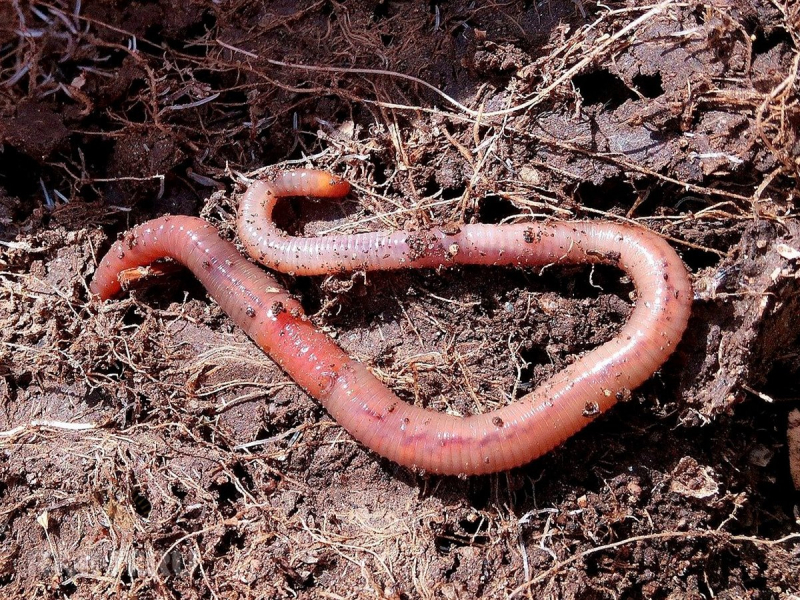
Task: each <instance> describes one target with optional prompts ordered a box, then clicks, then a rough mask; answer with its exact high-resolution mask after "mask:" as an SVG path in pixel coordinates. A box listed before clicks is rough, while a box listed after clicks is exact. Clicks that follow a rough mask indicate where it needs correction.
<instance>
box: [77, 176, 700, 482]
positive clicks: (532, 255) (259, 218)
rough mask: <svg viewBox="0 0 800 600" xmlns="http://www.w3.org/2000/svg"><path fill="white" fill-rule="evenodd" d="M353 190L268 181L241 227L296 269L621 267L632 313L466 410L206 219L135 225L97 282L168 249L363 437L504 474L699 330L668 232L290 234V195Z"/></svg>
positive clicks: (479, 229)
mask: <svg viewBox="0 0 800 600" xmlns="http://www.w3.org/2000/svg"><path fill="white" fill-rule="evenodd" d="M348 189H349V187H348V185H347V184H346V183H345V182H343V181H342V180H340V179H338V178H336V177H334V176H332V175H328V174H326V173H322V172H318V171H307V170H306V171H299V172H294V174H292V173H284V174H280V175H278V176H277V177H276V178H275V179H273V180H272V181H269V182H267V181H259V182H256V183H254V184H252V185H251V186H250V188H249V190H248V191H247V192H246V194H245V196H244V199H243V202H242V206H241V207H240V215H239V222H238V226H239V235H240V237H241V238H242V241H243V243H244V245H245V247H246V248H247V250H248V252H249V253H250V254H251V255H253V256H255V257H256V258H257V259H259V260H264V261H265V262H266V263H267V264H269V265H270V266H272V267H273V268H276V269H281V270H286V271H291V272H294V273H296V274H299V273H302V274H318V273H329V272H331V271H338V270H347V269H386V268H403V267H439V266H449V265H454V264H479V265H518V266H533V265H539V266H545V265H562V264H584V263H590V264H595V263H605V264H612V265H615V266H617V267H619V268H620V269H622V270H623V271H624V272H626V273H627V274H628V275H629V276H630V277H631V279H632V280H633V282H634V284H635V285H636V289H637V294H638V298H637V300H636V304H635V307H634V309H633V312H632V314H631V317H630V318H629V320H628V322H627V323H626V324H625V325H624V326H623V328H622V329H621V331H620V332H619V334H618V335H617V336H616V337H614V338H613V339H612V340H610V341H608V342H606V343H605V344H603V345H601V346H599V347H597V348H595V349H594V350H592V351H590V352H588V353H587V354H585V355H584V356H583V357H581V358H580V359H578V360H577V361H576V362H574V363H572V364H571V365H570V366H568V367H567V368H565V369H564V370H563V371H561V372H560V373H558V374H556V375H554V376H553V377H551V378H550V379H548V380H546V381H545V382H543V383H542V384H541V385H540V386H539V387H538V388H537V389H536V390H534V391H532V392H530V393H529V394H527V395H526V396H524V397H522V398H521V399H519V400H517V401H515V402H512V403H511V404H509V405H507V406H505V407H503V408H500V409H497V410H494V411H491V412H488V413H484V414H475V415H469V416H466V417H457V416H454V415H447V414H443V413H438V412H435V411H431V410H427V409H424V408H421V407H418V406H414V405H411V404H408V403H406V402H403V401H402V400H400V399H399V398H398V397H397V396H396V395H395V394H394V393H392V392H391V391H390V390H389V389H388V388H386V387H385V386H384V385H383V384H382V383H381V382H380V381H378V380H377V379H376V378H375V377H374V376H373V375H372V374H371V373H370V372H369V370H368V369H367V367H366V366H365V365H363V364H361V363H359V362H357V361H355V360H353V359H352V358H350V357H349V356H348V355H347V354H346V353H345V352H344V351H342V349H341V348H339V347H338V346H337V345H336V344H335V343H334V342H333V341H332V340H331V338H330V337H328V336H327V335H325V334H323V333H322V332H320V331H319V330H317V329H316V328H315V327H314V326H313V325H312V324H311V323H310V322H309V321H308V319H307V317H306V316H305V315H304V313H303V310H302V308H301V306H300V304H299V302H298V301H297V300H295V299H293V298H292V297H291V296H290V295H289V293H288V292H287V291H286V290H285V289H284V288H283V287H281V286H280V285H279V284H278V283H277V281H276V280H275V279H274V278H273V277H272V276H271V275H269V274H267V273H266V272H264V271H262V270H260V269H259V268H257V267H256V266H255V265H253V264H252V263H250V262H249V261H247V260H246V259H245V258H244V257H242V256H241V255H240V254H239V253H238V251H237V250H236V248H235V247H234V246H233V245H232V244H231V243H229V242H227V241H225V240H223V239H221V238H220V237H219V235H218V234H217V231H216V230H215V229H214V228H213V227H212V226H211V225H209V224H208V223H206V222H204V221H202V220H200V219H197V218H192V217H161V218H160V219H156V220H154V221H150V222H147V223H144V224H143V225H139V226H138V227H136V228H134V229H133V230H132V231H131V232H129V233H127V234H126V235H125V236H123V238H122V239H121V240H120V241H118V242H116V243H115V244H114V245H113V246H112V248H111V251H110V252H109V253H108V255H107V256H106V257H105V258H104V259H103V260H102V261H101V263H100V265H99V267H98V269H97V272H96V273H95V276H94V279H93V281H92V284H91V287H90V289H91V291H92V292H93V293H94V294H96V295H98V296H99V297H100V298H102V299H106V298H109V297H111V296H114V295H116V294H118V293H119V292H120V291H121V288H120V285H119V282H118V278H117V275H118V273H119V272H120V271H122V270H125V269H130V268H133V267H137V266H141V265H144V264H148V263H150V262H152V261H153V260H156V259H158V258H161V257H164V256H168V257H170V258H173V259H175V260H177V261H178V262H181V263H183V264H184V265H186V266H187V267H189V268H190V269H191V270H192V272H193V273H194V274H195V275H196V276H197V277H198V278H199V279H200V280H201V282H202V283H203V284H204V285H205V286H206V288H207V289H208V292H209V294H210V295H211V297H212V298H214V299H215V300H216V301H217V302H218V303H219V304H220V306H221V307H222V308H223V310H224V311H225V312H227V313H228V314H229V315H230V316H231V318H232V319H233V320H234V321H235V322H236V323H237V324H238V325H239V326H240V327H242V328H243V329H244V330H245V332H246V333H247V334H248V335H249V336H250V337H251V338H252V339H253V340H254V341H255V342H256V343H257V344H258V345H259V346H260V347H261V348H262V349H264V351H265V352H267V353H268V354H269V355H270V356H271V357H272V358H273V360H275V361H276V362H277V364H278V365H279V366H280V367H281V368H282V369H283V370H284V371H285V372H286V373H287V374H288V375H289V376H290V377H291V378H292V379H294V380H295V381H296V382H297V383H298V384H299V385H300V386H301V387H303V388H304V389H305V390H306V391H307V392H308V393H309V394H311V395H312V396H313V397H315V398H317V399H318V400H319V401H320V402H321V403H322V405H323V406H324V407H325V408H326V410H327V411H328V412H329V414H330V415H331V416H332V417H333V418H334V419H335V420H336V421H337V422H338V423H339V424H340V425H342V426H343V427H344V428H345V429H346V430H347V431H349V432H350V434H351V435H353V437H355V438H356V439H357V440H359V441H360V442H361V443H363V444H364V445H365V446H367V447H368V448H371V449H372V450H373V451H375V452H376V453H378V454H380V455H382V456H384V457H387V458H389V459H391V460H393V461H395V462H396V463H399V464H401V465H405V466H407V467H411V468H416V469H420V470H424V471H426V472H431V473H440V474H454V475H473V474H481V473H490V472H495V471H502V470H506V469H510V468H512V467H516V466H520V465H523V464H526V463H528V462H530V461H532V460H533V459H535V458H537V457H539V456H541V455H542V454H545V453H546V452H549V451H550V450H551V449H553V448H554V447H556V446H558V445H559V444H561V443H562V442H563V441H564V440H566V439H567V438H568V437H570V436H571V435H573V434H574V433H575V432H577V431H578V430H580V429H582V428H583V427H584V426H586V425H587V424H588V423H589V422H591V421H592V420H593V419H594V418H596V417H597V416H598V415H600V414H602V413H604V412H606V411H607V410H608V409H609V408H611V407H612V406H613V405H614V404H615V403H616V402H617V401H618V400H621V399H623V398H625V397H627V396H628V395H629V393H630V390H632V389H633V388H635V387H637V386H638V385H640V384H641V383H643V382H644V381H645V380H646V379H648V378H649V377H650V376H651V375H652V374H653V372H655V370H656V369H658V368H659V367H660V366H661V365H662V364H663V363H664V362H665V361H666V359H667V358H668V357H669V355H670V354H671V353H672V351H673V350H674V349H675V346H676V345H677V343H678V342H679V341H680V338H681V336H682V334H683V331H684V330H685V328H686V324H687V321H688V318H689V312H690V307H691V299H692V291H691V284H690V281H689V277H688V274H687V272H686V268H685V267H684V265H683V263H682V261H681V260H680V258H679V257H678V255H677V254H676V253H675V251H674V250H673V249H672V248H671V247H670V246H669V245H668V244H667V243H666V242H665V241H664V240H663V239H661V238H660V237H658V236H656V235H655V234H653V233H651V232H649V231H647V230H644V229H639V228H634V227H629V226H624V225H616V224H612V223H606V222H589V221H587V222H558V223H529V224H516V225H479V224H475V225H464V226H462V227H460V229H459V228H450V229H447V228H445V229H446V230H445V229H432V230H430V231H427V232H424V233H407V232H395V233H383V232H377V233H364V234H357V235H350V236H325V237H321V238H311V239H302V238H295V237H289V236H286V235H284V234H282V233H281V232H280V231H279V230H277V229H276V228H275V226H274V225H273V223H272V222H271V219H270V215H271V210H272V206H273V205H274V201H275V199H277V198H278V197H283V196H288V195H298V194H303V195H315V196H326V197H337V196H340V195H343V194H346V193H347V191H348Z"/></svg>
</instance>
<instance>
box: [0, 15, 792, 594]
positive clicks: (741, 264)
mask: <svg viewBox="0 0 800 600" xmlns="http://www.w3.org/2000/svg"><path fill="white" fill-rule="evenodd" d="M798 60H800V4H798V3H796V2H789V1H785V0H756V1H755V2H752V1H749V0H704V1H698V2H689V3H678V2H665V3H663V4H660V5H653V4H650V3H647V5H646V6H645V3H638V6H637V3H635V2H602V3H601V2H594V1H593V0H548V1H544V2H531V1H523V0H516V1H508V2H501V3H489V2H474V1H468V0H441V1H437V0H432V1H430V2H425V1H423V0H380V1H379V0H370V1H367V0H341V2H336V1H334V0H307V1H306V0H302V1H297V2H296V1H287V0H276V1H269V0H267V1H257V2H246V1H244V0H218V1H217V0H214V1H212V0H151V1H148V2H123V1H121V0H95V1H89V0H84V1H83V2H82V3H80V2H78V3H77V4H76V3H75V1H74V0H50V1H49V2H47V1H44V2H35V3H32V2H29V1H28V0H0V450H2V453H3V459H2V462H0V589H2V591H1V592H0V594H2V597H3V598H70V599H77V598H104V597H115V598H116V597H126V598H182V599H183V598H187V599H188V598H237V599H244V598H282V597H286V598H294V597H302V598H409V599H410V598H423V599H429V598H443V599H452V598H473V597H486V598H508V597H520V598H670V599H672V598H675V599H677V598H717V599H721V598H725V599H727V598H759V599H761V598H783V599H789V598H797V597H798V595H800V508H799V506H800V494H799V493H798V492H797V491H796V490H795V489H794V487H793V485H792V480H791V478H790V474H789V473H790V472H789V464H788V460H789V459H788V452H787V449H786V419H787V413H788V412H789V411H790V410H791V409H792V408H796V407H797V406H798V404H799V401H800V383H798V381H800V379H798V377H799V376H800V344H799V343H798V337H799V336H800V294H798V291H800V285H798V280H799V278H800V261H799V260H798V257H797V251H798V249H800V222H798V219H797V194H798V175H799V173H798V170H800V161H798V157H799V156H800V139H799V138H798V131H800V106H799V105H798V101H799V100H800V96H799V95H798V85H799V84H798V80H797V79H796V76H797V70H798ZM275 61H279V62H275ZM281 62H282V63H283V64H279V63H281ZM286 63H290V64H302V65H313V66H315V67H317V69H316V70H310V69H303V68H298V67H297V66H287V64H286ZM355 69H369V70H370V71H363V70H355ZM412 78H419V79H421V80H424V81H425V82H427V83H429V84H430V85H431V86H434V87H435V88H437V89H438V90H440V91H441V92H443V93H439V92H437V91H435V90H434V89H432V88H429V87H425V86H423V85H422V84H421V83H420V82H419V81H418V80H415V79H412ZM265 165H277V166H279V167H291V166H296V165H303V166H315V167H321V168H330V169H332V170H334V171H336V172H337V173H340V174H342V175H344V176H345V177H347V178H348V179H349V180H351V181H352V182H353V183H354V184H355V186H356V191H355V192H354V193H353V194H352V195H351V197H350V198H348V199H347V200H346V201H344V202H338V203H333V204H329V205H324V204H322V203H307V202H306V203H303V202H302V201H287V202H284V203H283V204H282V205H281V208H280V211H279V213H280V214H279V215H278V217H279V219H280V223H281V224H282V226H284V227H285V228H287V229H289V230H292V231H296V232H302V233H303V234H306V235H313V234H315V233H321V232H324V231H328V230H330V229H332V228H335V229H337V230H339V231H363V230H365V229H375V228H405V229H409V230H424V229H425V228H426V227H428V226H430V225H432V224H437V225H446V224H453V223H454V224H458V223H464V222H484V223H500V222H508V221H516V220H527V219H535V218H559V219H566V218H570V219H574V218H578V219H584V218H610V219H615V220H620V221H625V220H634V221H637V222H639V223H641V224H644V225H646V226H648V227H650V228H651V229H653V230H654V231H656V232H658V233H660V234H663V235H664V236H667V237H668V238H669V239H670V240H671V241H672V242H673V244H674V246H675V248H676V249H677V250H678V251H679V252H680V253H681V255H682V256H683V258H684V260H685V261H686V263H687V265H688V266H689V268H690V269H691V271H692V273H693V277H694V282H695V289H696V301H695V305H694V312H693V318H692V321H691V324H690V327H689V331H688V332H687V334H686V336H685V339H684V342H683V343H682V344H681V345H680V347H679V348H678V350H677V352H676V353H675V355H674V357H673V358H672V359H671V360H670V361H669V363H668V364H667V365H666V366H665V367H664V368H663V369H662V370H661V371H660V372H659V373H658V374H656V375H655V376H654V377H653V378H652V379H651V380H650V381H649V382H648V383H647V384H646V385H645V386H643V387H642V388H641V389H639V390H636V391H635V392H634V393H633V395H632V398H631V399H630V401H628V402H626V403H623V404H622V405H620V406H619V407H617V408H616V409H615V410H613V411H612V412H611V414H609V415H607V416H604V417H603V418H601V419H600V420H598V421H597V422H595V423H594V424H593V425H592V426H590V427H589V428H587V429H586V430H585V431H584V432H582V433H581V434H580V435H577V436H575V437H574V438H572V439H571V440H569V442H568V443H567V444H565V445H564V446H563V447H561V448H559V449H558V450H557V451H555V452H553V453H551V454H550V455H548V456H546V457H544V458H542V459H540V460H538V461H536V462H534V463H532V464H530V465H528V466H526V467H524V468H520V469H517V470H514V471H512V472H509V473H503V474H499V475H496V476H491V477H476V478H468V479H463V480H461V479H456V478H440V477H427V476H424V475H420V474H416V473H412V472H410V471H408V470H406V469H403V468H399V467H397V466H396V465H394V464H392V463H390V462H388V461H386V460H383V459H381V458H380V457H378V456H376V455H374V454H372V453H371V452H369V451H366V450H365V449H364V448H362V447H360V446H359V445H358V444H357V443H355V442H353V441H352V440H351V439H350V438H349V436H348V435H347V434H346V432H344V431H343V430H342V429H341V428H340V427H338V426H337V425H336V424H335V423H334V422H332V420H331V419H330V417H329V416H328V415H327V414H326V413H325V412H324V411H323V410H322V409H321V408H320V407H319V405H318V404H317V403H316V402H315V401H314V400H313V399H311V398H309V397H308V396H306V395H305V394H303V393H302V392H300V391H299V390H298V388H297V387H296V386H295V385H294V384H293V383H292V382H291V381H290V380H289V379H287V377H286V376H285V375H284V374H283V373H282V372H281V371H280V370H279V369H278V368H277V367H276V366H275V365H274V364H273V363H272V362H271V361H270V360H269V359H268V358H267V357H266V356H264V355H263V354H262V353H261V352H260V351H259V350H258V349H257V348H256V347H255V346H254V345H253V344H252V343H251V342H250V341H249V340H248V339H247V338H246V337H245V336H244V334H242V333H241V332H240V331H238V330H237V329H236V328H235V327H234V326H233V325H232V323H231V322H230V321H229V320H228V318H227V317H226V316H225V315H224V314H223V313H222V312H221V311H220V309H219V308H218V307H217V306H216V305H215V304H214V303H213V302H211V301H210V300H209V299H208V298H207V297H206V295H205V293H204V290H203V289H202V288H201V287H200V286H199V285H198V284H197V283H196V282H195V281H193V279H192V278H191V276H189V275H187V274H186V273H184V272H177V273H174V274H171V275H170V276H169V278H168V283H166V284H164V283H163V282H159V281H156V282H154V284H153V285H149V286H147V287H145V288H141V289H139V290H138V291H135V292H134V293H133V294H131V295H130V296H128V297H126V298H124V299H121V300H118V301H114V302H111V303H108V304H107V305H105V306H99V305H98V304H97V303H92V302H90V301H89V297H88V294H87V287H86V284H87V280H88V279H89V278H90V277H91V275H92V272H93V271H94V269H95V265H96V264H97V259H98V257H100V256H102V253H103V252H104V251H105V250H106V249H107V248H108V247H109V245H110V243H111V241H112V240H114V239H115V236H116V235H117V234H118V233H119V232H121V231H123V230H124V229H126V228H127V227H129V226H131V225H132V224H135V223H138V222H141V221H143V220H145V219H148V218H152V217H154V216H158V215H161V214H163V213H166V212H171V213H182V214H192V215H202V216H204V217H206V218H207V219H209V220H211V221H212V222H213V223H214V224H215V225H217V226H219V227H220V228H221V230H222V231H223V235H226V236H228V237H231V238H234V237H235V236H234V231H233V215H234V211H235V203H236V199H237V194H238V193H239V192H240V191H241V189H242V186H241V182H242V179H241V177H240V174H244V175H248V176H255V175H256V174H258V173H259V171H257V170H258V169H261V168H262V167H263V166H265ZM283 280H284V281H285V283H286V284H287V285H288V286H289V288H290V289H291V290H293V291H294V292H295V293H296V294H297V296H298V297H299V298H301V299H302V301H303V303H304V305H305V307H306V309H307V310H308V312H309V313H311V314H313V315H314V317H313V318H314V320H315V322H316V323H317V324H318V325H319V326H320V327H322V328H324V329H326V330H327V331H330V332H331V333H332V334H334V335H335V336H336V339H337V340H338V341H339V342H340V343H341V345H342V346H343V347H344V348H345V349H346V350H347V351H348V352H350V353H351V354H353V355H354V356H356V357H358V359H359V360H361V361H363V362H365V363H366V364H368V365H370V367H371V368H372V369H373V370H374V372H375V373H376V374H377V375H378V376H379V377H380V378H381V379H383V380H384V381H386V382H387V384H388V385H390V386H391V387H392V388H393V389H395V390H397V391H398V393H399V394H401V395H402V396H403V397H404V398H405V399H407V400H409V401H413V402H418V403H420V404H423V405H427V406H431V407H434V408H436V409H439V410H451V411H457V412H461V413H464V412H470V411H471V412H474V411H484V410H488V409H491V408H492V407H495V406H498V405H501V404H504V403H507V402H510V401H512V400H513V398H514V397H518V396H520V395H521V394H522V393H524V392H525V391H527V390H529V389H531V387H532V386H535V385H537V383H538V382H539V381H541V380H542V379H543V378H545V377H547V376H549V375H551V374H552V373H554V372H556V371H557V370H558V369H560V368H562V367H563V366H564V365H565V364H568V363H569V362H571V361H573V360H575V358H576V357H577V356H579V355H580V354H581V353H583V352H585V351H586V350H587V349H590V348H591V347H593V346H595V345H596V344H598V343H601V342H603V341H604V340H607V339H609V338H610V337H611V336H613V335H614V332H615V331H617V329H618V328H619V326H620V324H621V323H622V322H624V320H625V319H626V318H627V315H628V313H629V310H630V306H631V302H630V292H631V291H632V290H631V287H630V285H629V284H628V283H627V282H626V281H624V280H622V279H621V277H620V273H618V272H616V271H614V270H610V269H609V270H607V269H595V270H594V271H590V270H589V269H573V270H568V271H565V270H562V271H556V270H545V272H544V273H539V272H538V271H536V272H534V271H520V270H513V269H505V270H504V269H493V270H489V269H483V268H459V269H452V270H444V271H442V272H427V271H418V272H401V273H369V274H364V273H355V274H352V275H351V274H347V275H343V276H335V277H329V278H292V277H283Z"/></svg>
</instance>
